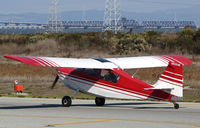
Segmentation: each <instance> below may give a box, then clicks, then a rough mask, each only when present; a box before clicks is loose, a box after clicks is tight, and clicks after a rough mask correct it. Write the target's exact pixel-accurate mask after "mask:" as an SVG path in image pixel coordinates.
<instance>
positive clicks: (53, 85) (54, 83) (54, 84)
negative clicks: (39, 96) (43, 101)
mask: <svg viewBox="0 0 200 128" xmlns="http://www.w3.org/2000/svg"><path fill="white" fill-rule="evenodd" d="M58 79H59V76H58V75H57V76H56V79H55V80H54V82H53V84H52V86H51V89H54V87H55V86H56V83H57V82H58Z"/></svg>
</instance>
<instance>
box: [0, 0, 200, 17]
mask: <svg viewBox="0 0 200 128" xmlns="http://www.w3.org/2000/svg"><path fill="white" fill-rule="evenodd" d="M0 1H1V4H0V13H1V14H9V13H26V12H34V13H47V12H48V7H49V5H50V0H0ZM197 5H200V0H121V9H122V10H123V11H128V12H154V11H164V10H171V9H179V8H192V7H193V6H197ZM104 6H105V0H60V8H61V11H72V10H83V9H85V10H91V9H96V10H104ZM199 13H200V12H199Z"/></svg>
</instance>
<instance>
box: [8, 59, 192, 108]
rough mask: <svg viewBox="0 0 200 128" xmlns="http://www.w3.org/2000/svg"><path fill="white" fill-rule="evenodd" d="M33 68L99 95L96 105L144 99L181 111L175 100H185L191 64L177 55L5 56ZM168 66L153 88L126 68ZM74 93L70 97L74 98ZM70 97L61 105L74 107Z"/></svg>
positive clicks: (88, 92)
mask: <svg viewBox="0 0 200 128" xmlns="http://www.w3.org/2000/svg"><path fill="white" fill-rule="evenodd" d="M4 57H5V58H10V59H14V60H17V61H20V62H23V63H26V64H29V65H33V66H42V67H50V68H52V69H56V73H57V77H56V79H55V81H54V83H53V85H52V88H53V87H54V86H55V84H56V82H57V80H58V79H60V80H61V81H62V82H63V83H64V84H65V85H66V86H67V87H68V88H70V89H73V90H75V93H74V94H76V93H77V92H79V91H80V92H83V93H87V94H91V95H94V96H96V99H95V103H96V105H97V106H103V105H104V104H105V98H119V99H144V100H163V101H170V102H172V103H173V104H174V108H175V109H178V108H179V104H177V103H176V101H179V100H182V98H183V65H191V64H192V61H190V60H189V59H187V58H185V57H182V56H177V55H164V56H143V57H125V58H104V59H103V58H90V59H76V58H53V57H32V56H27V57H24V56H4ZM154 67H166V69H165V71H164V72H163V74H161V76H160V78H159V80H158V81H157V82H156V83H155V84H153V85H151V84H148V83H145V82H143V81H141V80H138V79H136V78H134V77H133V76H131V75H129V74H128V73H126V72H125V71H124V69H134V68H154ZM74 94H73V95H72V96H71V97H73V96H74ZM71 97H69V96H65V97H63V99H62V105H63V106H66V107H69V106H71V103H72V101H71Z"/></svg>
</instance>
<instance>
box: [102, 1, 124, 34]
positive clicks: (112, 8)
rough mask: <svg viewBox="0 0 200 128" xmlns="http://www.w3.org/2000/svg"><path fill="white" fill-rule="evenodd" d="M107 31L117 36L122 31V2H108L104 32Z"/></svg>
mask: <svg viewBox="0 0 200 128" xmlns="http://www.w3.org/2000/svg"><path fill="white" fill-rule="evenodd" d="M107 30H110V31H113V32H115V34H116V33H117V32H118V31H121V30H122V22H121V10H120V0H106V5H105V12H104V22H103V32H104V31H107Z"/></svg>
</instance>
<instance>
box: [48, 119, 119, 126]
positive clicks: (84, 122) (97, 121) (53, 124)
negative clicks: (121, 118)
mask: <svg viewBox="0 0 200 128" xmlns="http://www.w3.org/2000/svg"><path fill="white" fill-rule="evenodd" d="M113 121H116V120H112V119H104V120H94V121H79V122H65V123H52V124H48V126H55V125H72V124H90V123H102V122H113Z"/></svg>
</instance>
